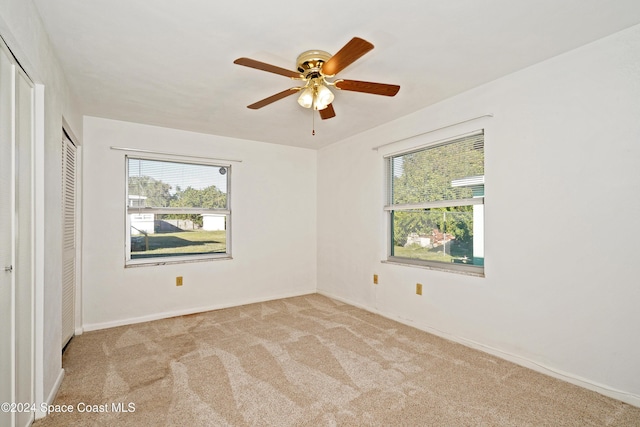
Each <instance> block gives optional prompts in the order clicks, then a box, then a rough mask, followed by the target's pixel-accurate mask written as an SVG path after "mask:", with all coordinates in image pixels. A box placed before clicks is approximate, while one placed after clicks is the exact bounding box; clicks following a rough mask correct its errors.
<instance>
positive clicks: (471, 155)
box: [385, 132, 484, 273]
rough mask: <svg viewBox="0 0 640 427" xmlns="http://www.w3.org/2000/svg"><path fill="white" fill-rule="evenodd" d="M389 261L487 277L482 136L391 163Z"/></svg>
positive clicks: (405, 155) (401, 156)
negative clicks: (485, 272)
mask: <svg viewBox="0 0 640 427" xmlns="http://www.w3.org/2000/svg"><path fill="white" fill-rule="evenodd" d="M387 172H388V175H387V177H388V178H387V185H388V189H389V192H388V202H387V205H386V206H385V210H386V211H387V212H388V213H389V261H391V262H394V261H395V262H404V263H409V264H418V265H424V266H430V267H433V268H444V269H452V270H466V271H471V272H476V273H483V271H484V132H475V133H473V134H469V135H465V136H461V137H457V138H455V139H452V140H447V141H444V142H440V143H436V144H434V145H430V146H427V147H425V148H421V149H417V150H413V151H408V152H405V153H401V154H398V155H392V156H389V157H387Z"/></svg>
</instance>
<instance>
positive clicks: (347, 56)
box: [322, 37, 373, 76]
mask: <svg viewBox="0 0 640 427" xmlns="http://www.w3.org/2000/svg"><path fill="white" fill-rule="evenodd" d="M371 49H373V45H372V44H371V43H369V42H368V41H366V40H363V39H361V38H359V37H354V38H352V39H351V40H350V41H349V43H347V44H346V45H344V46H343V48H342V49H340V50H339V51H338V53H336V54H335V55H333V56H332V57H331V58H329V60H328V61H327V62H325V63H324V65H323V66H322V74H324V75H325V76H335V75H336V74H338V73H339V72H340V71H342V70H344V69H345V68H347V67H348V66H349V65H350V64H352V63H354V62H355V61H356V60H357V59H358V58H360V57H361V56H362V55H364V54H365V53H367V52H369V51H370V50H371Z"/></svg>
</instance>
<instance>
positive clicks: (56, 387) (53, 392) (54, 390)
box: [36, 369, 64, 420]
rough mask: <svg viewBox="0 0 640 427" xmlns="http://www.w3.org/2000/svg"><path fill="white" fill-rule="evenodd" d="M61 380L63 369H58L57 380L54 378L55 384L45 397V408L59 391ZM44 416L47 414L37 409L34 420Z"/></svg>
mask: <svg viewBox="0 0 640 427" xmlns="http://www.w3.org/2000/svg"><path fill="white" fill-rule="evenodd" d="M63 378H64V369H60V372H59V373H58V378H56V382H55V383H53V387H52V388H51V391H50V392H49V396H47V400H46V401H45V403H46V404H47V406H49V405H51V404H52V403H53V401H54V400H55V398H56V395H57V394H58V390H60V385H62V380H63ZM46 416H47V413H46V412H44V411H42V409H41V408H38V409H37V411H36V420H37V419H40V418H44V417H46Z"/></svg>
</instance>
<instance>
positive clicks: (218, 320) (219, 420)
mask: <svg viewBox="0 0 640 427" xmlns="http://www.w3.org/2000/svg"><path fill="white" fill-rule="evenodd" d="M63 363H64V368H65V370H66V375H65V378H64V381H63V383H62V386H61V388H60V391H59V393H58V396H57V398H56V401H55V404H57V405H71V407H72V408H73V410H74V412H73V413H67V414H64V413H52V414H50V415H49V416H48V417H46V418H44V419H42V420H39V421H37V422H36V423H35V426H37V427H45V426H118V425H123V426H164V425H168V426H224V425H233V426H245V425H251V426H298V425H308V426H332V425H349V426H357V425H372V426H581V427H582V426H608V425H611V426H636V427H637V426H640V408H636V407H633V406H630V405H627V404H625V403H622V402H619V401H616V400H613V399H610V398H607V397H604V396H601V395H599V394H597V393H594V392H592V391H588V390H585V389H582V388H579V387H576V386H573V385H571V384H568V383H565V382H562V381H559V380H556V379H553V378H550V377H547V376H545V375H542V374H539V373H536V372H533V371H531V370H528V369H526V368H522V367H520V366H517V365H514V364H512V363H510V362H506V361H504V360H501V359H498V358H495V357H493V356H490V355H487V354H484V353H482V352H479V351H475V350H471V349H469V348H466V347H464V346H462V345H459V344H455V343H452V342H449V341H446V340H444V339H441V338H438V337H435V336H433V335H430V334H427V333H425V332H421V331H419V330H416V329H414V328H411V327H408V326H404V325H402V324H399V323H396V322H394V321H391V320H388V319H386V318H383V317H381V316H378V315H375V314H371V313H368V312H366V311H364V310H361V309H358V308H355V307H353V306H350V305H346V304H343V303H340V302H337V301H334V300H331V299H329V298H326V297H323V296H321V295H308V296H303V297H296V298H288V299H283V300H277V301H271V302H265V303H259V304H251V305H246V306H242V307H236V308H230V309H224V310H217V311H211V312H207V313H201V314H196V315H191V316H182V317H176V318H172V319H166V320H158V321H154V322H148V323H142V324H137V325H132V326H123V327H119V328H113V329H108V330H102V331H95V332H89V333H85V334H83V335H81V336H78V337H76V338H74V339H73V340H72V342H71V344H70V345H69V348H68V349H67V351H66V352H65V354H64V361H63ZM129 403H131V404H132V405H133V406H129ZM119 404H120V405H121V406H118V405H119ZM91 405H96V406H91ZM98 405H102V406H98ZM123 407H124V408H127V409H129V412H122V411H121V409H122V408H123ZM87 408H89V409H94V410H95V409H97V410H107V411H108V412H102V413H88V412H79V410H86V409H87ZM131 409H134V410H135V411H134V412H132V411H131Z"/></svg>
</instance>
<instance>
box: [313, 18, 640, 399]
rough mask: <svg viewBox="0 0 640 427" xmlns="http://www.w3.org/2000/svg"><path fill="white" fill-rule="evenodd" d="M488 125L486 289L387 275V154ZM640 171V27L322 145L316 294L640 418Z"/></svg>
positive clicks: (481, 284)
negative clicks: (535, 372) (540, 375)
mask: <svg viewBox="0 0 640 427" xmlns="http://www.w3.org/2000/svg"><path fill="white" fill-rule="evenodd" d="M401 93H402V91H401ZM489 113H492V114H494V117H493V118H483V119H478V120H474V121H471V122H468V123H466V124H462V125H458V126H453V127H449V128H446V129H442V130H440V131H436V132H433V133H429V134H427V135H424V136H422V137H419V138H417V139H415V140H414V141H403V142H398V143H397V144H392V145H390V146H387V147H384V148H382V149H380V150H379V151H374V150H372V147H374V146H378V145H381V144H385V143H388V142H392V141H398V140H400V139H402V138H405V137H409V136H412V135H416V134H420V133H423V132H426V131H429V130H431V129H436V128H440V127H442V126H447V125H450V124H453V123H457V122H460V121H463V120H466V119H469V118H473V117H477V116H481V115H484V114H489ZM479 128H485V129H486V137H485V150H486V161H485V162H486V169H485V176H486V218H485V231H486V266H485V272H486V277H485V278H478V277H470V276H465V275H460V274H452V273H444V272H439V271H432V270H427V269H421V268H414V267H406V266H398V265H392V264H383V263H381V262H380V261H381V260H382V259H385V257H386V240H385V233H384V231H383V230H385V229H386V216H385V214H384V213H383V212H382V206H383V205H384V201H385V200H384V186H383V180H384V175H383V155H384V154H389V153H390V152H393V151H397V150H401V149H403V148H407V147H408V146H410V144H411V143H423V142H430V141H435V140H439V139H442V138H445V137H449V136H455V135H458V134H461V133H464V132H466V131H470V130H474V129H479ZM639 164H640V26H636V27H632V28H630V29H628V30H625V31H623V32H620V33H617V34H614V35H612V36H610V37H607V38H605V39H602V40H599V41H597V42H594V43H592V44H589V45H586V46H583V47H582V48H579V49H577V50H574V51H571V52H569V53H566V54H564V55H561V56H558V57H555V58H552V59H550V60H548V61H545V62H543V63H540V64H538V65H535V66H532V67H529V68H527V69H524V70H521V71H519V72H517V73H515V74H512V75H510V76H507V77H505V78H502V79H499V80H497V81H494V82H492V83H489V84H487V85H484V86H482V87H479V88H477V89H474V90H472V91H469V92H466V93H463V94H461V95H458V96H456V97H454V98H451V99H449V100H446V101H444V102H441V103H439V104H437V105H434V106H432V107H429V108H426V109H423V110H421V111H419V112H417V113H415V114H412V115H410V116H407V117H404V118H402V119H400V120H396V121H394V122H391V123H388V124H386V125H383V126H380V127H378V128H376V129H374V130H372V131H369V132H367V133H363V134H360V135H357V136H355V137H352V138H350V139H348V140H345V141H342V142H340V143H338V144H334V145H332V146H329V147H327V148H325V149H322V150H321V151H320V152H319V155H318V290H319V292H322V293H325V294H327V295H331V296H335V297H338V298H340V299H343V300H345V301H348V302H351V303H354V304H357V305H360V306H363V307H365V308H368V309H370V310H374V311H378V312H380V313H382V314H384V315H387V316H389V317H392V318H396V319H399V320H401V321H403V322H406V323H409V324H411V325H414V326H417V327H419V328H422V329H426V330H429V331H432V332H436V333H438V334H441V335H443V336H446V337H449V338H451V339H454V340H458V341H462V342H465V343H466V344H470V345H473V346H476V347H479V348H482V349H484V350H487V351H490V352H493V353H495V354H499V355H501V356H503V357H505V358H509V359H511V360H515V361H517V362H518V363H521V364H525V365H527V366H530V367H533V368H535V369H539V370H541V371H544V372H547V373H551V374H553V375H556V376H560V377H562V375H568V377H569V379H570V380H571V381H573V382H575V383H578V384H582V385H584V386H587V387H590V388H593V389H596V390H598V391H600V392H604V393H606V394H609V395H612V396H614V397H617V398H619V399H622V400H625V401H628V402H630V403H633V404H635V405H638V406H640V364H639V363H638V361H640V333H638V326H639V325H640V309H638V301H640V286H639V284H640V279H639V278H638V270H637V264H638V248H639V245H640V227H639V226H638V218H639V217H640V196H639V194H640V173H639V172H638V171H639V170H640V169H639V166H638V165H639ZM374 273H377V274H379V276H380V279H379V280H380V284H379V285H377V286H375V285H373V284H372V275H373V274H374ZM417 282H420V283H422V284H423V285H424V295H423V296H421V297H420V296H417V295H415V284H416V283H417ZM565 379H567V378H565Z"/></svg>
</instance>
